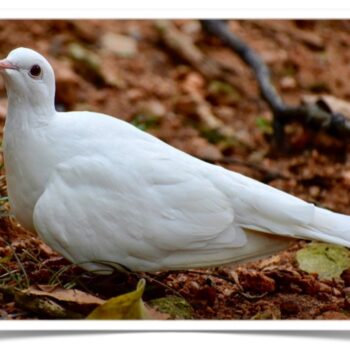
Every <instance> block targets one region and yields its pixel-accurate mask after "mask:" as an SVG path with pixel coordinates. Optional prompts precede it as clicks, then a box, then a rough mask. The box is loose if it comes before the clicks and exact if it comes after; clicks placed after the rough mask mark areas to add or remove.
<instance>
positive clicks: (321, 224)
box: [309, 207, 350, 248]
mask: <svg viewBox="0 0 350 350" xmlns="http://www.w3.org/2000/svg"><path fill="white" fill-rule="evenodd" d="M309 229H310V230H311V231H312V232H313V233H314V235H315V239H318V240H323V241H326V242H329V243H335V244H340V245H344V246H346V247H349V248H350V216H347V215H343V214H338V213H334V212H332V211H330V210H326V209H322V208H317V207H315V215H314V222H313V225H312V226H311V227H310V228H309Z"/></svg>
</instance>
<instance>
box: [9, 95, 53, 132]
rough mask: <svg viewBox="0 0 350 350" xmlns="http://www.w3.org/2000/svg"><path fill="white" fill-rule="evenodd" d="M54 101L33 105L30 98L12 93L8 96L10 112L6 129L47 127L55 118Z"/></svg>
mask: <svg viewBox="0 0 350 350" xmlns="http://www.w3.org/2000/svg"><path fill="white" fill-rule="evenodd" d="M55 114H56V110H55V107H54V103H53V101H47V100H44V101H40V102H39V103H32V101H30V100H28V98H26V97H24V96H21V95H18V94H15V93H10V94H9V96H8V112H7V118H6V127H9V126H10V127H11V126H12V125H13V127H15V128H16V129H26V128H37V127H41V126H45V125H47V124H48V123H49V122H50V120H51V119H52V118H53V117H54V116H55Z"/></svg>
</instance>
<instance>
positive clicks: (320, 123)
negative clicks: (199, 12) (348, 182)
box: [201, 20, 350, 141]
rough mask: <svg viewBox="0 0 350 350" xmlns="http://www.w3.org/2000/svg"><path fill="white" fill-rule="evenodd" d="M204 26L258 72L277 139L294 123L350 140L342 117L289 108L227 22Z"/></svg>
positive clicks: (205, 22)
mask: <svg viewBox="0 0 350 350" xmlns="http://www.w3.org/2000/svg"><path fill="white" fill-rule="evenodd" d="M201 23H202V27H203V28H204V29H205V30H206V31H207V32H208V33H210V34H213V35H215V36H217V37H218V38H220V39H221V40H222V41H223V42H224V43H225V44H226V45H227V46H229V47H230V48H231V49H232V50H233V51H235V52H236V53H237V54H238V55H239V56H240V57H241V59H242V60H243V61H244V62H245V63H247V64H248V65H249V66H250V67H251V68H252V69H253V70H254V72H255V74H256V78H257V81H258V84H259V88H260V92H261V95H262V97H263V98H264V100H265V101H266V102H267V103H268V105H269V107H270V108H271V110H272V112H273V115H274V131H275V137H276V138H277V139H281V138H283V126H284V124H286V123H288V122H291V121H298V122H300V123H302V124H304V125H306V126H311V127H312V128H314V129H315V128H316V129H317V128H319V129H323V130H325V131H327V132H329V133H330V134H332V135H334V136H340V137H343V138H346V137H350V121H349V120H348V119H346V118H345V117H344V116H343V115H342V114H339V113H334V112H331V111H328V110H325V109H323V108H321V107H320V106H319V105H317V104H307V105H301V106H289V105H287V104H285V103H284V101H283V100H282V98H281V97H280V95H279V94H278V92H277V91H276V89H275V88H274V86H273V84H272V81H271V74H270V70H269V68H268V67H267V66H266V64H265V63H264V62H263V61H262V60H261V58H260V57H259V55H258V54H257V53H256V52H255V51H254V50H253V49H252V48H250V47H249V46H247V45H246V44H245V43H244V42H243V41H242V40H241V39H239V38H238V37H237V36H236V35H235V34H233V33H232V32H231V31H230V30H229V29H228V27H227V25H226V23H225V22H224V21H221V20H202V21H201ZM277 141H281V140H277Z"/></svg>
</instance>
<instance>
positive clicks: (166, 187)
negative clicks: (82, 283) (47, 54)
mask: <svg viewBox="0 0 350 350" xmlns="http://www.w3.org/2000/svg"><path fill="white" fill-rule="evenodd" d="M142 146H143V147H144V149H142ZM157 146H158V145H157ZM140 147H141V148H140ZM146 148H147V145H146V144H144V145H138V148H137V150H136V149H135V150H130V154H129V155H128V156H125V157H120V156H113V152H112V151H111V152H110V153H109V154H108V157H107V156H103V155H99V156H96V155H95V156H93V155H91V156H89V157H87V156H86V157H82V156H79V157H75V158H72V159H70V160H69V161H66V162H63V163H61V164H59V165H58V166H57V167H56V170H55V171H54V173H53V174H52V176H51V177H50V180H49V181H48V183H47V185H46V188H45V191H44V193H43V194H42V195H41V197H40V198H39V200H38V202H37V204H36V206H35V210H34V218H33V219H34V225H35V227H36V230H37V231H38V233H39V234H40V235H41V236H42V238H43V239H44V240H45V241H46V242H47V243H48V244H49V245H51V246H52V247H53V248H54V249H56V250H57V251H59V252H60V253H61V254H63V255H64V256H66V257H67V258H68V259H70V260H73V261H75V262H77V261H82V260H84V259H90V260H91V259H93V258H95V259H99V258H101V257H110V258H111V259H112V258H113V257H118V258H119V259H120V260H122V261H129V260H130V259H129V258H130V257H135V258H139V259H141V260H142V259H143V260H147V259H148V260H150V261H153V262H154V261H157V260H158V261H160V260H161V259H163V257H165V256H166V255H167V254H168V253H173V252H174V251H184V250H199V251H200V250H201V249H203V250H206V249H208V247H209V248H210V249H215V248H221V247H225V248H227V247H231V248H232V247H239V246H243V245H244V244H245V243H246V235H245V233H244V232H243V230H241V229H240V228H239V227H235V226H234V212H233V208H232V203H231V201H230V199H229V198H228V197H226V195H225V194H224V193H222V192H221V191H220V190H218V189H217V188H216V187H215V186H214V185H213V184H212V182H210V181H208V180H206V178H205V174H203V175H202V173H203V171H202V170H201V169H197V168H196V167H198V166H199V165H198V164H199V163H197V162H193V163H192V162H188V161H186V160H183V158H182V157H181V156H180V157H177V156H176V155H174V154H171V155H169V156H166V155H164V154H163V155H159V154H157V152H153V151H152V150H151V151H149V150H147V149H146ZM133 152H138V153H137V154H138V157H137V159H134V158H133V154H136V153H133ZM200 164H202V163H200ZM203 164H204V163H203ZM201 166H203V165H201ZM128 259H129V260H128ZM158 264H160V263H159V262H158Z"/></svg>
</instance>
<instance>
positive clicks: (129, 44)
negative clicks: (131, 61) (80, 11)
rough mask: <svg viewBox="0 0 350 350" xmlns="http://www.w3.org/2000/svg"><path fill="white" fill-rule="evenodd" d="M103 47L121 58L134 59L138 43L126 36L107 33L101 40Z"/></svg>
mask: <svg viewBox="0 0 350 350" xmlns="http://www.w3.org/2000/svg"><path fill="white" fill-rule="evenodd" d="M101 44H102V47H103V48H104V49H106V50H108V51H111V52H112V53H114V54H115V55H117V56H120V57H134V56H135V55H136V54H137V52H138V48H137V41H136V40H135V39H134V38H132V37H130V36H126V35H121V34H115V33H111V32H109V33H106V34H105V35H103V36H102V38H101Z"/></svg>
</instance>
